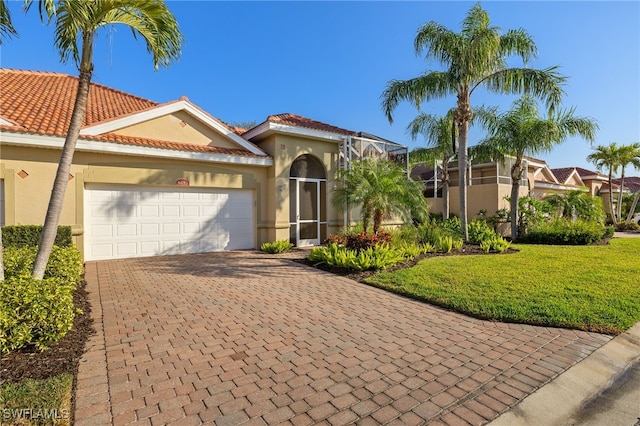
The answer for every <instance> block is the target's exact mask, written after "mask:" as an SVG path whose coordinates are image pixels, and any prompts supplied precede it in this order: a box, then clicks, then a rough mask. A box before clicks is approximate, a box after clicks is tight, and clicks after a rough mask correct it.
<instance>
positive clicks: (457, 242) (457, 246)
mask: <svg viewBox="0 0 640 426" xmlns="http://www.w3.org/2000/svg"><path fill="white" fill-rule="evenodd" d="M462 246H464V240H463V239H462V238H454V239H453V249H454V250H456V251H460V250H462Z"/></svg>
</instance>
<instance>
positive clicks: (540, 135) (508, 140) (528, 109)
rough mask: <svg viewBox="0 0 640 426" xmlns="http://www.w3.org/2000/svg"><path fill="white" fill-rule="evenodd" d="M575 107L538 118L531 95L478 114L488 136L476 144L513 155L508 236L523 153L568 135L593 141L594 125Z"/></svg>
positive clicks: (514, 232)
mask: <svg viewBox="0 0 640 426" xmlns="http://www.w3.org/2000/svg"><path fill="white" fill-rule="evenodd" d="M574 111H575V109H574V108H571V109H569V110H561V111H557V112H554V113H553V114H548V115H547V117H544V118H541V117H539V115H538V104H537V102H536V101H535V99H533V98H532V97H531V96H527V95H525V96H523V97H522V98H520V99H517V100H516V101H515V102H514V103H513V107H512V108H511V109H510V110H508V111H507V112H505V113H502V114H500V113H498V112H497V110H486V111H485V112H486V113H484V114H482V116H478V120H479V121H480V123H481V125H482V126H483V127H484V128H485V129H486V130H487V132H488V136H487V137H486V138H485V139H483V140H482V141H480V143H479V145H480V146H489V147H493V148H494V149H496V150H498V151H500V152H502V154H503V155H505V156H511V157H513V158H514V160H513V163H512V165H511V201H510V202H511V238H512V239H513V240H514V241H515V240H517V239H518V198H519V194H520V180H521V179H522V178H523V177H525V176H526V172H527V170H526V165H525V164H524V163H523V161H522V159H523V157H524V155H525V154H528V155H536V154H539V153H543V152H550V151H551V150H552V149H553V147H554V146H556V145H559V144H561V143H563V142H564V141H565V140H566V139H567V138H568V137H569V136H578V135H579V136H582V137H583V138H585V139H587V140H589V141H593V140H594V138H595V132H596V130H597V129H598V125H597V124H596V123H595V122H594V121H593V120H592V119H590V118H585V117H575V116H574V115H573V113H574Z"/></svg>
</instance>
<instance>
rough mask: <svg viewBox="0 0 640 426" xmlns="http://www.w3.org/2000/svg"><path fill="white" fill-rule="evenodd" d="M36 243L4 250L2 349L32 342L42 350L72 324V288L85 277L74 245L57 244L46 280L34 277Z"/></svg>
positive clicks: (0, 307)
mask: <svg viewBox="0 0 640 426" xmlns="http://www.w3.org/2000/svg"><path fill="white" fill-rule="evenodd" d="M36 252H37V248H36V247H7V248H5V249H4V250H3V260H4V266H5V280H4V281H0V353H8V352H11V351H15V350H17V349H20V348H23V347H28V346H33V347H35V348H37V349H39V350H43V349H46V348H47V347H48V346H50V345H51V344H53V343H55V342H57V341H58V340H60V339H62V338H63V337H64V336H65V335H66V334H67V332H68V331H69V330H70V329H71V326H72V325H73V318H74V316H75V314H76V310H75V308H74V305H73V291H74V290H75V288H76V285H77V284H78V283H80V282H81V280H82V272H83V269H82V261H81V260H80V252H79V251H78V249H76V248H75V247H73V246H72V247H57V246H54V247H53V249H52V251H51V256H50V258H49V262H48V263H47V268H46V270H45V275H44V280H35V279H33V278H32V277H31V268H32V266H33V262H34V259H35V256H36Z"/></svg>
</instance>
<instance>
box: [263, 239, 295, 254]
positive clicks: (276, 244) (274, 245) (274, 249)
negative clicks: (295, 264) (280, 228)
mask: <svg viewBox="0 0 640 426" xmlns="http://www.w3.org/2000/svg"><path fill="white" fill-rule="evenodd" d="M291 247H293V244H291V243H290V242H289V241H287V240H277V241H273V242H271V243H269V242H267V243H264V244H262V246H260V250H262V251H264V252H266V253H271V254H276V253H284V252H285V251H288V250H290V249H291Z"/></svg>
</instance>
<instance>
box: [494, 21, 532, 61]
mask: <svg viewBox="0 0 640 426" xmlns="http://www.w3.org/2000/svg"><path fill="white" fill-rule="evenodd" d="M500 50H501V52H502V53H503V54H504V55H507V56H510V55H518V56H519V57H520V58H522V61H523V62H524V64H525V65H526V64H528V63H529V61H530V60H531V59H535V58H536V57H537V56H538V49H537V47H536V44H535V42H534V41H533V38H531V36H530V35H529V33H527V32H526V31H525V30H524V29H522V28H519V29H517V30H509V31H507V32H506V33H505V34H504V35H502V37H500Z"/></svg>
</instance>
